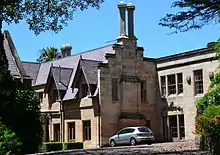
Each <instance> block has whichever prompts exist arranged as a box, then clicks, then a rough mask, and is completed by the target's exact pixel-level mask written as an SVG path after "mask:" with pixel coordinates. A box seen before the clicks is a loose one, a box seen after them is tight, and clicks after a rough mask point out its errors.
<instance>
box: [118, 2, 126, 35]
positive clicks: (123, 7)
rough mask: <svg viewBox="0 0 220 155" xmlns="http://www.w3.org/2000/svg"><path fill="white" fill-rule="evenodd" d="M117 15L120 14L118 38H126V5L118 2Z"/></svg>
mask: <svg viewBox="0 0 220 155" xmlns="http://www.w3.org/2000/svg"><path fill="white" fill-rule="evenodd" d="M118 8H119V13H120V36H119V38H120V37H123V36H126V18H125V12H126V4H125V3H124V2H120V4H118Z"/></svg>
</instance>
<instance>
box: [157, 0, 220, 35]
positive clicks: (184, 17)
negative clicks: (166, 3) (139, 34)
mask: <svg viewBox="0 0 220 155" xmlns="http://www.w3.org/2000/svg"><path fill="white" fill-rule="evenodd" d="M172 7H177V8H179V9H180V10H181V11H179V12H177V13H168V14H167V15H166V16H165V17H164V18H162V19H161V20H160V23H159V24H160V25H162V26H166V27H169V28H171V29H174V32H178V31H180V32H185V31H188V30H191V29H200V28H201V27H203V26H204V25H207V24H210V23H211V22H217V21H218V20H219V15H220V14H219V11H220V1H219V0H178V1H175V2H174V3H173V4H172Z"/></svg>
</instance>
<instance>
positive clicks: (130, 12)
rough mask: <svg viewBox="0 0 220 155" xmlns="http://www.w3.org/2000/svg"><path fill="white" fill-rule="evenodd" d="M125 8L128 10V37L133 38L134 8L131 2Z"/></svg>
mask: <svg viewBox="0 0 220 155" xmlns="http://www.w3.org/2000/svg"><path fill="white" fill-rule="evenodd" d="M127 10H128V37H129V38H135V36H134V10H135V6H134V5H133V4H132V3H128V4H127Z"/></svg>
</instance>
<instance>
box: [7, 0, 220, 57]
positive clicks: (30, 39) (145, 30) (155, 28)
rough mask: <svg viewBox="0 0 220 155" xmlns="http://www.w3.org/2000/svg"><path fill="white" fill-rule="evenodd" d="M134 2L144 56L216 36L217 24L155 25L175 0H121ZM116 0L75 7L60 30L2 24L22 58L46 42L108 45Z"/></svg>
mask: <svg viewBox="0 0 220 155" xmlns="http://www.w3.org/2000/svg"><path fill="white" fill-rule="evenodd" d="M124 1H125V2H126V3H127V2H132V3H133V4H135V5H136V10H135V35H136V36H137V38H138V45H139V46H142V47H144V49H145V52H144V56H146V57H154V58H155V57H162V56H167V55H171V54H175V53H180V52H184V51H189V50H194V49H198V48H203V47H206V45H207V43H208V42H211V41H216V40H217V39H218V38H219V34H220V33H219V32H220V27H219V24H215V25H209V26H205V27H203V28H202V29H201V30H196V31H189V32H184V33H178V34H172V35H168V34H167V33H170V32H171V31H170V29H169V28H165V27H161V26H159V25H158V23H159V20H160V19H161V18H162V17H164V16H165V15H166V13H171V12H173V11H176V9H173V8H171V7H170V6H171V4H172V2H173V1H174V0H161V1H160V2H158V1H151V0H124ZM119 2H120V1H119V0H105V2H104V3H103V4H102V5H101V8H100V10H96V9H93V8H90V9H88V10H86V11H84V12H81V11H78V12H76V14H75V18H74V20H72V21H70V22H69V23H68V26H66V27H64V30H62V31H61V32H59V33H57V34H56V33H54V32H51V31H48V32H44V33H41V34H40V35H38V36H35V35H34V33H33V32H32V31H30V30H29V29H28V25H27V24H26V23H25V22H20V23H19V24H17V25H14V24H12V25H9V26H8V25H6V24H4V26H3V29H5V30H6V29H7V30H9V32H10V34H11V36H12V39H13V41H14V43H15V46H16V48H17V51H18V53H19V55H20V58H21V60H23V61H36V58H37V57H38V56H39V50H40V49H42V48H46V47H48V46H54V47H56V48H60V46H61V45H63V44H71V45H72V46H73V50H72V54H75V53H79V52H83V51H86V50H89V49H93V48H97V47H101V46H104V45H107V44H109V43H107V42H108V41H111V40H115V39H116V37H118V35H119V13H118V8H117V4H118V3H119Z"/></svg>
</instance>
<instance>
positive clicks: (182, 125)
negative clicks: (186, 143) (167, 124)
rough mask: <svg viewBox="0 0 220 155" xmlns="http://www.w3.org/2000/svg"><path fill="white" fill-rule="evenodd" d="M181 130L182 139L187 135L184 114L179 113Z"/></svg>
mask: <svg viewBox="0 0 220 155" xmlns="http://www.w3.org/2000/svg"><path fill="white" fill-rule="evenodd" d="M179 131H180V139H183V138H184V137H185V127H184V115H179Z"/></svg>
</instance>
